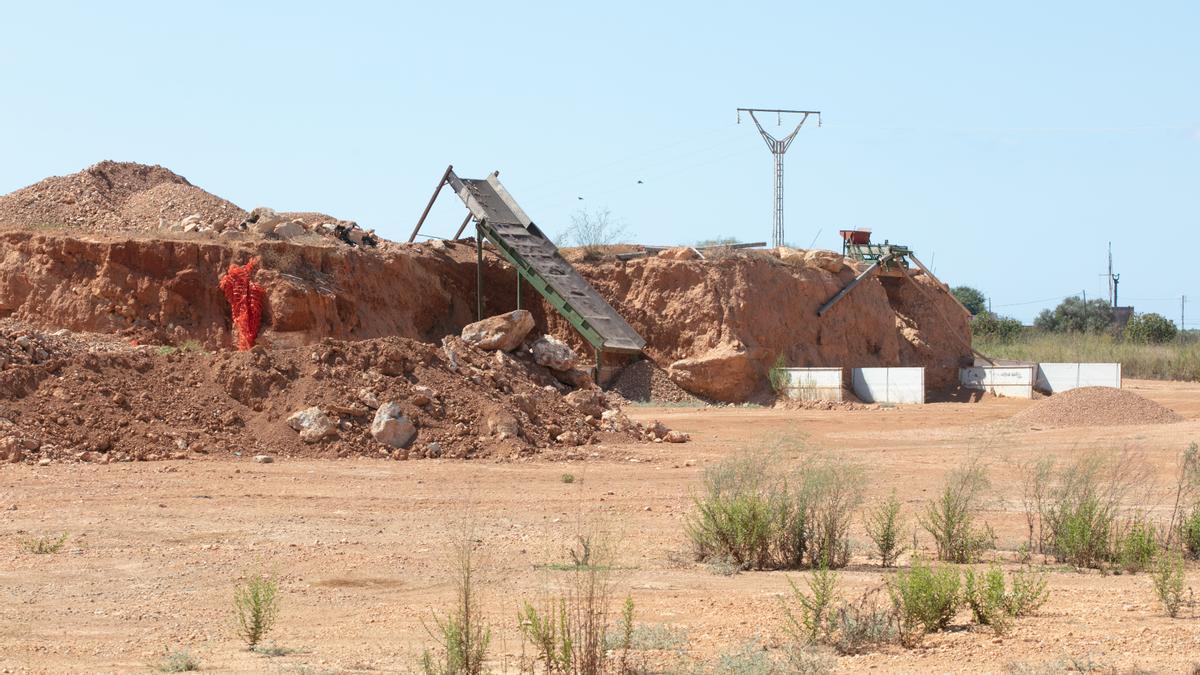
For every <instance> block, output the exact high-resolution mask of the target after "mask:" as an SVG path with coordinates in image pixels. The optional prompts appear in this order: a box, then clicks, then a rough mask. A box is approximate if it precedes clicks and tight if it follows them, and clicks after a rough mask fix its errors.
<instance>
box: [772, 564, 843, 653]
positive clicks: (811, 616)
mask: <svg viewBox="0 0 1200 675" xmlns="http://www.w3.org/2000/svg"><path fill="white" fill-rule="evenodd" d="M837 581H838V576H837V574H835V573H833V572H830V571H829V570H828V569H826V568H822V569H819V570H817V571H815V572H813V574H812V576H811V577H809V578H808V579H807V580H806V582H807V584H808V590H809V593H805V592H804V591H802V590H800V587H799V586H797V585H796V581H795V580H794V579H791V578H788V585H789V586H791V588H792V600H794V601H795V603H796V605H798V606H799V616H797V612H795V611H793V610H792V607H791V606H790V605H788V604H787V603H786V602H784V604H783V614H784V617H785V618H786V619H787V629H788V632H789V633H791V635H792V638H793V639H795V640H796V641H797V642H802V643H804V644H816V643H819V642H824V641H826V640H827V639H828V638H829V636H830V633H831V631H832V623H831V619H832V613H833V603H834V601H835V600H836V599H837Z"/></svg>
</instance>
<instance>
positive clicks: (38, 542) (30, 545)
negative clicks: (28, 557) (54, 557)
mask: <svg viewBox="0 0 1200 675" xmlns="http://www.w3.org/2000/svg"><path fill="white" fill-rule="evenodd" d="M66 543H67V533H66V532H63V533H62V534H60V535H58V536H57V537H38V538H37V539H30V540H29V541H27V542H25V550H27V551H29V552H30V553H33V554H35V555H50V554H54V553H58V552H60V551H62V549H63V546H65V545H66Z"/></svg>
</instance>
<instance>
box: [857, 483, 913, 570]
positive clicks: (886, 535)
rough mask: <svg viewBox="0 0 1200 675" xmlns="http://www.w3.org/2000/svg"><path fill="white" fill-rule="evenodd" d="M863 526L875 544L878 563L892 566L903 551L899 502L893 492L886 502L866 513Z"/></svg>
mask: <svg viewBox="0 0 1200 675" xmlns="http://www.w3.org/2000/svg"><path fill="white" fill-rule="evenodd" d="M863 525H864V526H865V527H866V530H867V536H868V537H870V538H871V541H872V542H874V543H875V550H876V551H878V552H879V560H880V563H881V564H882V565H883V566H884V567H892V566H894V565H895V564H896V558H898V557H900V555H901V554H903V553H904V551H905V547H904V544H903V543H901V541H900V534H901V533H900V500H899V499H897V498H896V491H895V490H893V491H892V494H891V496H889V497H888V498H887V500H886V501H884V502H882V503H880V504H879V505H878V506H876V507H875V508H874V509H873V510H871V511H870V512H868V513H867V515H866V518H865V521H864V523H863Z"/></svg>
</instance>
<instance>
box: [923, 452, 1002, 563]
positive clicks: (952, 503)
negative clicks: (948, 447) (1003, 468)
mask: <svg viewBox="0 0 1200 675" xmlns="http://www.w3.org/2000/svg"><path fill="white" fill-rule="evenodd" d="M987 488H988V480H987V472H986V470H985V469H984V467H983V465H982V464H979V463H978V461H976V460H971V461H968V462H967V463H966V464H965V465H963V466H962V467H960V468H958V469H956V470H954V471H952V472H951V473H950V475H949V477H948V478H947V479H946V485H945V487H943V488H942V494H941V497H939V498H938V499H936V500H931V501H930V502H929V505H928V506H927V507H926V509H925V515H924V517H923V518H921V526H922V527H924V528H925V530H926V531H927V532H929V534H931V535H933V539H934V541H935V542H936V543H937V554H938V559H939V560H945V561H948V562H954V563H969V562H974V561H975V560H976V558H978V556H979V553H980V552H981V551H983V550H984V549H987V548H989V547H990V546H992V542H993V536H992V531H991V528H989V527H987V525H986V524H985V525H983V526H978V525H976V522H975V519H976V516H977V514H978V512H979V509H980V502H981V500H982V499H983V494H984V491H985V490H986V489H987Z"/></svg>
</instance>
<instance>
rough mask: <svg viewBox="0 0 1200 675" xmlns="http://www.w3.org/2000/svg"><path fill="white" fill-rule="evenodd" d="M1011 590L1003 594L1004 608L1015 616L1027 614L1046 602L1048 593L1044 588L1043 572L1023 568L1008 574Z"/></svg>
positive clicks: (1045, 583) (1044, 577)
mask: <svg viewBox="0 0 1200 675" xmlns="http://www.w3.org/2000/svg"><path fill="white" fill-rule="evenodd" d="M1009 578H1010V580H1011V582H1012V590H1010V591H1009V592H1008V594H1007V596H1005V610H1006V611H1007V612H1008V613H1009V614H1011V615H1012V616H1015V617H1021V616H1029V615H1030V614H1033V613H1034V612H1036V611H1038V609H1040V608H1041V606H1042V605H1044V604H1046V600H1047V599H1049V597H1050V593H1049V591H1047V590H1046V585H1047V579H1046V573H1045V572H1036V571H1034V570H1032V569H1023V570H1020V571H1017V572H1012V573H1010V574H1009Z"/></svg>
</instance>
